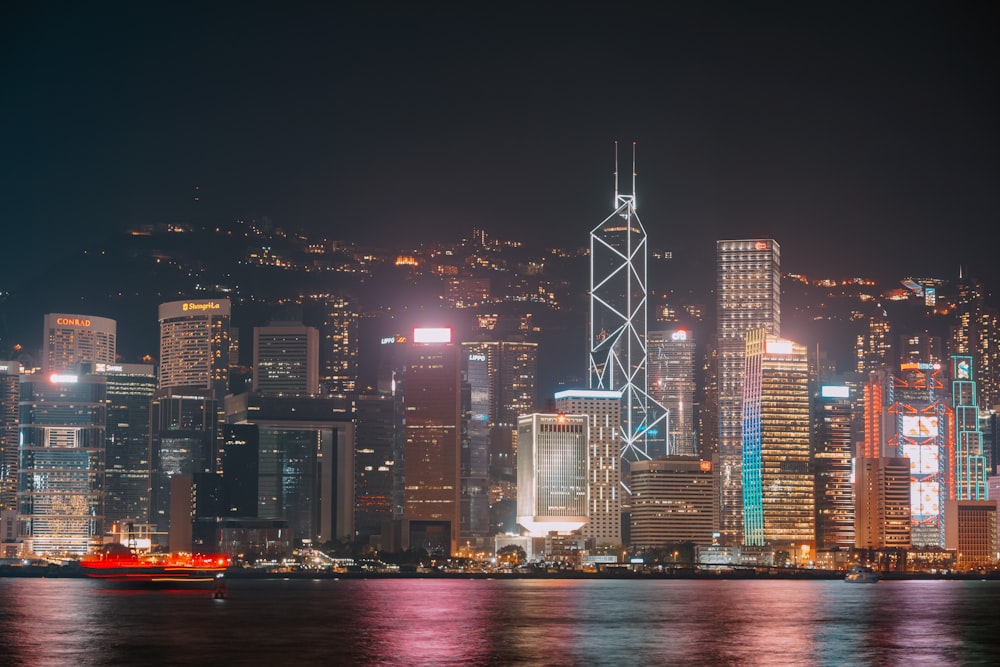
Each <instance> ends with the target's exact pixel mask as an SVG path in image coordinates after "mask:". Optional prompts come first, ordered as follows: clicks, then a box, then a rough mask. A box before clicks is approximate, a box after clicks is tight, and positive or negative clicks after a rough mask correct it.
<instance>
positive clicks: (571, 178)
mask: <svg viewBox="0 0 1000 667" xmlns="http://www.w3.org/2000/svg"><path fill="white" fill-rule="evenodd" d="M353 4H356V5H358V6H356V7H348V6H347V5H348V3H339V2H337V3H334V2H330V3H318V2H317V3H307V2H272V3H254V2H241V3H236V2H233V3H226V2H218V3H217V2H201V3H186V2H162V3H158V2H129V3H108V2H93V3H56V2H27V1H15V2H12V3H11V2H8V3H6V5H5V7H6V8H5V9H4V10H2V14H0V73H2V81H3V97H4V100H3V103H2V104H0V133H2V134H0V146H2V153H0V154H2V159H0V169H2V173H0V220H2V222H3V238H4V244H3V245H4V248H5V252H4V260H3V266H4V268H3V273H2V274H0V276H3V280H4V281H5V282H8V283H9V282H10V281H11V280H15V278H12V276H15V275H21V276H24V275H30V273H31V272H32V271H35V270H38V269H39V267H40V266H44V264H45V263H46V262H47V261H49V258H51V257H54V256H55V253H54V252H53V248H52V247H51V245H50V246H48V247H46V244H52V243H53V240H56V244H57V246H58V248H59V249H65V248H70V247H72V246H73V245H74V244H77V243H85V244H87V243H94V242H98V243H99V242H100V240H101V239H102V238H107V237H108V236H110V235H111V234H113V233H115V232H117V231H120V230H123V229H125V228H126V227H128V226H131V225H135V224H140V223H153V222H173V221H184V220H189V219H194V218H198V219H199V220H200V221H220V220H221V221H229V220H235V219H249V218H260V217H261V216H267V217H269V218H270V219H271V220H272V221H273V222H274V223H275V224H276V225H280V226H283V227H286V228H288V229H292V230H294V229H302V230H306V231H308V232H310V233H313V234H316V235H323V236H326V237H328V238H332V239H333V238H339V239H346V240H353V241H358V242H362V243H367V242H379V243H381V244H383V245H384V244H385V243H386V242H387V241H396V240H398V242H400V243H402V242H413V241H418V240H421V239H427V240H457V239H459V238H461V237H462V236H463V235H466V233H467V231H468V230H469V229H470V228H472V227H473V226H479V227H483V228H485V229H486V230H487V231H489V232H491V233H492V234H494V235H496V236H499V237H502V238H520V239H524V240H527V239H528V238H529V237H534V238H535V239H537V240H538V241H541V242H544V243H546V244H556V245H562V246H584V245H586V243H587V235H588V233H589V231H590V230H591V229H592V228H593V227H595V226H596V225H597V224H599V223H600V222H601V220H603V219H604V217H606V215H607V214H608V213H610V211H611V209H612V199H613V179H612V168H613V142H614V140H616V139H617V140H619V141H620V142H621V144H622V149H621V153H622V156H621V157H622V165H621V171H622V173H623V178H622V189H623V190H626V191H627V190H630V188H631V185H630V178H629V170H630V165H629V162H630V144H631V142H632V141H633V140H634V141H636V142H638V158H637V171H638V192H637V195H638V210H639V215H640V218H641V219H642V221H643V223H644V224H645V226H646V229H647V232H648V234H649V238H650V245H651V246H652V247H653V248H662V249H669V250H672V251H673V252H674V257H675V258H676V261H677V262H678V263H679V265H681V266H688V265H690V266H692V267H694V266H700V267H701V268H703V269H704V268H705V266H706V265H711V262H712V261H713V259H712V258H713V253H714V242H715V241H716V240H717V239H720V238H740V237H758V236H767V237H774V238H776V239H777V240H778V241H779V242H780V243H781V245H782V264H783V268H784V269H785V270H787V271H798V272H805V273H809V274H810V275H817V274H831V275H840V274H844V273H849V272H854V273H860V274H864V275H870V276H874V277H876V278H881V279H886V280H898V279H899V278H902V277H906V276H910V275H913V276H934V277H944V278H951V277H956V276H957V273H958V269H959V266H965V267H966V269H967V270H968V271H969V272H971V273H973V274H975V275H978V276H980V277H982V278H983V279H984V280H985V281H986V282H987V286H990V287H993V288H994V289H997V288H1000V262H996V261H995V260H994V259H993V258H994V257H995V256H996V254H997V253H996V247H997V246H996V243H995V241H990V242H989V243H987V242H986V241H987V240H989V239H992V238H993V237H994V236H995V231H992V233H991V230H995V227H996V223H997V218H998V211H1000V195H998V185H1000V179H998V176H1000V132H998V119H1000V95H998V81H1000V76H998V74H1000V58H998V55H1000V53H998V52H1000V47H998V44H1000V40H998V39H997V38H996V35H997V32H998V30H997V29H998V27H1000V22H998V21H997V13H996V10H995V9H994V7H995V6H996V5H995V3H990V2H978V3H963V2H947V3H945V2H936V3H929V2H878V3H851V2H847V3H844V2H829V3H810V2H805V3H803V2H787V3H769V2H747V3H725V2H690V3H688V2H683V3H673V2H665V3H642V5H649V7H646V8H644V9H639V7H640V5H639V4H634V5H633V4H630V3H622V2H617V3H603V4H601V5H599V6H598V7H596V8H595V6H594V5H595V4H596V3H572V2H565V3H548V2H535V3H518V2H512V3H461V4H451V3H436V2H426V3H425V2H413V3H398V4H393V3H380V2H373V3H353ZM653 7H655V9H654V8H653ZM196 185H197V186H199V187H200V195H201V201H200V202H199V203H198V208H197V210H196V209H195V208H194V204H193V201H192V197H193V193H194V188H195V186H196ZM43 249H44V251H43ZM0 289H4V285H3V284H0Z"/></svg>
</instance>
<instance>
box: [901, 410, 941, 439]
mask: <svg viewBox="0 0 1000 667" xmlns="http://www.w3.org/2000/svg"><path fill="white" fill-rule="evenodd" d="M903 435H904V436H906V437H907V438H915V439H921V438H936V437H937V435H938V418H937V417H935V416H928V415H903Z"/></svg>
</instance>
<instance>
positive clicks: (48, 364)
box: [42, 313, 118, 373]
mask: <svg viewBox="0 0 1000 667" xmlns="http://www.w3.org/2000/svg"><path fill="white" fill-rule="evenodd" d="M117 327H118V324H117V322H115V321H114V320H111V319H108V318H106V317H97V316H95V315H75V314H70V313H49V314H48V315H46V316H45V331H44V336H43V341H44V344H43V353H42V372H43V373H81V372H88V371H89V369H91V368H93V366H94V364H100V363H103V364H113V363H115V346H116V335H117ZM84 364H87V365H88V366H86V367H85V366H84Z"/></svg>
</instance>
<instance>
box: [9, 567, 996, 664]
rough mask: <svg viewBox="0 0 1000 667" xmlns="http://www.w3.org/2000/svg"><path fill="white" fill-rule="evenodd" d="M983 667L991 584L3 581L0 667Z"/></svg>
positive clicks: (991, 626)
mask: <svg viewBox="0 0 1000 667" xmlns="http://www.w3.org/2000/svg"><path fill="white" fill-rule="evenodd" d="M980 664H981V665H996V664H1000V581H882V582H879V583H878V584H847V583H844V582H842V581H747V580H708V581H706V580H680V581H664V580H650V581H644V580H526V579H517V580H503V579H497V580H461V579H446V580H445V579H367V580H364V579H361V580H355V579H351V580H329V579H325V580H315V581H308V580H293V581H292V580H231V581H230V584H229V595H228V597H227V598H226V599H224V600H214V599H212V594H211V592H210V591H183V592H182V591H120V590H111V589H107V588H104V587H102V584H101V583H100V582H95V581H90V580H86V579H22V578H6V579H3V578H0V665H32V666H34V665H39V666H48V665H52V666H58V667H62V666H72V665H407V666H411V665H574V666H575V665H935V666H936V665H980Z"/></svg>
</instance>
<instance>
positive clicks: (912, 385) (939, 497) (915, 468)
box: [883, 362, 954, 546]
mask: <svg viewBox="0 0 1000 667" xmlns="http://www.w3.org/2000/svg"><path fill="white" fill-rule="evenodd" d="M888 389H889V392H888V395H887V396H886V397H885V398H884V404H885V406H886V407H885V411H884V413H883V414H884V420H883V432H884V433H885V436H886V443H887V446H888V451H889V452H890V454H891V455H893V456H897V457H906V459H908V460H909V463H910V516H911V522H912V534H911V540H912V543H913V544H914V545H915V546H944V523H943V521H942V518H943V510H944V501H945V500H946V499H947V498H948V497H949V495H950V493H951V491H950V486H951V484H952V483H953V480H952V479H951V478H950V476H949V474H948V461H949V458H950V452H951V450H952V448H953V446H954V441H953V433H954V432H953V429H952V424H951V423H952V416H953V413H952V409H951V406H950V401H949V400H948V396H947V393H946V392H945V385H944V381H943V379H942V377H941V366H940V364H938V363H931V362H918V363H914V362H907V363H904V364H901V365H900V369H899V375H898V376H897V377H894V378H892V381H891V383H889V384H888Z"/></svg>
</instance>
